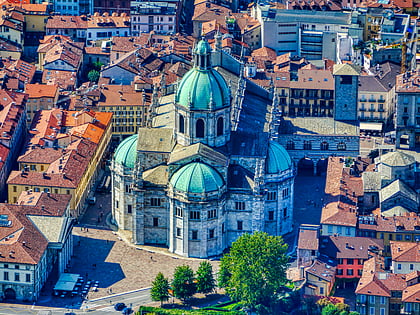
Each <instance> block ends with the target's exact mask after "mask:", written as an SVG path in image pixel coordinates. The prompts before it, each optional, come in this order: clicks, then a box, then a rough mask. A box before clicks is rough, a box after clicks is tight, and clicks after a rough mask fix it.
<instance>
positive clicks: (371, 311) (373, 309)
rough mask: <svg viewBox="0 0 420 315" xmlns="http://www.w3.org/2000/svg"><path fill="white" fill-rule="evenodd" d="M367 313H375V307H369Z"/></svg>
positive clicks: (371, 314)
mask: <svg viewBox="0 0 420 315" xmlns="http://www.w3.org/2000/svg"><path fill="white" fill-rule="evenodd" d="M371 297H372V296H371ZM373 298H375V297H374V296H373ZM369 315H375V308H374V307H369Z"/></svg>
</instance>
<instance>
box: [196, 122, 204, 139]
mask: <svg viewBox="0 0 420 315" xmlns="http://www.w3.org/2000/svg"><path fill="white" fill-rule="evenodd" d="M195 136H196V137H197V138H204V121H203V120H202V119H198V120H197V122H196V123H195Z"/></svg>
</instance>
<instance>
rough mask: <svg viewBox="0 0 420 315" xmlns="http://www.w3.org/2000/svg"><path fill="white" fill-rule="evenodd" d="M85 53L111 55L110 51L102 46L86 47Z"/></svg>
mask: <svg viewBox="0 0 420 315" xmlns="http://www.w3.org/2000/svg"><path fill="white" fill-rule="evenodd" d="M85 53H86V54H87V55H107V56H109V54H110V53H109V51H104V50H103V49H102V48H101V47H96V46H94V47H90V46H88V47H85Z"/></svg>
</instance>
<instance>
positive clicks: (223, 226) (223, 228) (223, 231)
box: [222, 223, 225, 233]
mask: <svg viewBox="0 0 420 315" xmlns="http://www.w3.org/2000/svg"><path fill="white" fill-rule="evenodd" d="M222 233H225V224H224V223H222Z"/></svg>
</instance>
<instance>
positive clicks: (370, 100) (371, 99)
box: [368, 98, 376, 102]
mask: <svg viewBox="0 0 420 315" xmlns="http://www.w3.org/2000/svg"><path fill="white" fill-rule="evenodd" d="M368 102H376V100H375V99H374V98H370V99H369V101H368Z"/></svg>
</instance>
